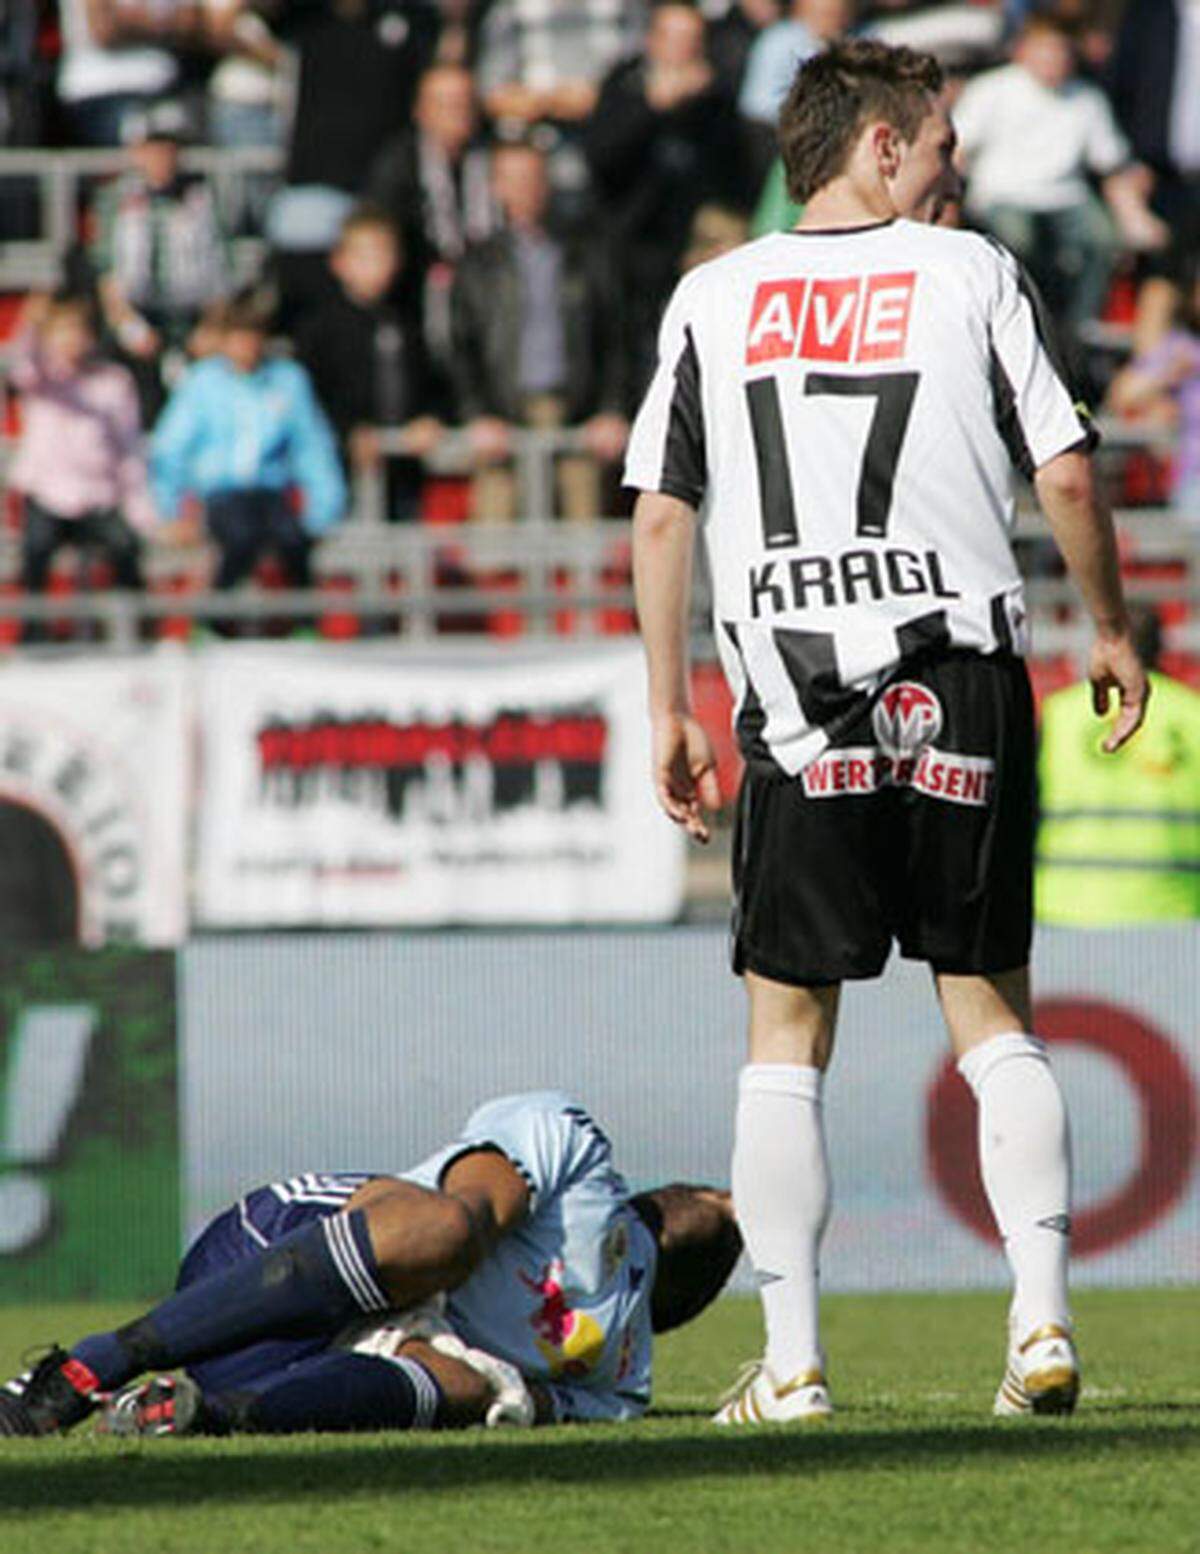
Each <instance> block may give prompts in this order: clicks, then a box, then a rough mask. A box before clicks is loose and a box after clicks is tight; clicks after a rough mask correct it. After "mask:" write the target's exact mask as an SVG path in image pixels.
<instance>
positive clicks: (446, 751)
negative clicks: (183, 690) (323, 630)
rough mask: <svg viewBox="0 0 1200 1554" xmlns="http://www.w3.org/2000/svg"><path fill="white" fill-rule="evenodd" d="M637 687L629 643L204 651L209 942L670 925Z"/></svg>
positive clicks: (674, 888) (676, 853)
mask: <svg viewBox="0 0 1200 1554" xmlns="http://www.w3.org/2000/svg"><path fill="white" fill-rule="evenodd" d="M644 678H645V677H644V671H643V668H642V664H641V659H640V656H639V650H638V647H637V645H636V644H629V643H619V644H614V645H612V646H611V647H609V646H601V647H595V648H589V649H587V650H586V651H579V652H575V651H570V650H556V651H555V652H554V653H553V654H552V655H547V653H546V652H545V650H542V651H541V652H536V653H535V652H529V653H511V652H506V653H504V654H503V656H499V655H497V653H496V651H495V649H491V650H490V651H487V652H484V653H480V652H479V651H478V650H477V651H475V652H474V653H464V654H462V655H455V656H454V657H453V658H450V659H447V656H446V653H445V652H444V651H442V652H441V653H439V655H438V657H437V658H436V660H433V659H431V660H429V661H423V660H422V659H421V658H420V657H414V656H413V655H412V654H405V655H404V656H399V655H394V656H391V657H388V656H386V655H384V654H382V653H380V654H371V653H366V654H356V653H348V652H346V651H345V650H340V651H338V652H336V653H330V652H328V651H327V650H322V649H320V648H313V649H312V650H311V651H308V650H306V649H303V648H301V649H300V650H299V651H296V650H294V649H290V648H284V649H280V648H274V649H271V648H263V649H261V650H256V649H252V648H249V647H247V646H246V645H241V646H239V648H237V649H231V650H228V651H221V650H220V649H217V650H214V651H212V652H210V653H209V654H207V655H206V657H205V660H204V664H203V666H202V669H201V681H200V720H201V729H202V739H203V750H204V784H203V791H202V795H201V801H200V802H201V808H200V817H199V843H198V857H197V920H198V922H199V923H200V925H202V926H207V927H250V926H255V925H262V926H300V925H318V924H320V925H352V924H362V925H370V926H379V925H382V924H399V923H406V924H431V923H468V922H469V923H486V922H526V923H537V922H541V923H546V922H589V921H593V922H594V921H610V922H611V921H655V920H662V919H669V918H671V917H673V916H674V915H676V913H677V912H678V910H679V908H680V905H681V903H682V899H683V885H684V877H683V876H684V846H683V840H682V837H681V835H679V834H678V833H677V832H676V831H675V829H674V828H673V827H672V826H671V825H670V824H669V823H668V822H667V821H666V820H665V819H663V817H662V816H661V815H660V814H659V812H658V810H657V807H656V805H655V803H654V800H653V796H652V794H651V791H650V784H649V781H648V775H647V774H648V769H649V742H648V731H647V718H646V710H645V692H644Z"/></svg>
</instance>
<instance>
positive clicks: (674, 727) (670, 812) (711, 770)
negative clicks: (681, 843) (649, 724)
mask: <svg viewBox="0 0 1200 1554" xmlns="http://www.w3.org/2000/svg"><path fill="white" fill-rule="evenodd" d="M651 743H652V757H651V758H652V762H653V772H654V791H655V793H656V794H657V796H658V802H659V803H660V804H661V805H662V808H663V811H664V812H665V814H666V815H667V816H668V818H669V819H671V820H673V821H674V822H675V824H676V825H677V826H682V827H683V828H684V830H685V831H686V832H687V834H688V835H689V836H691V837H694V838H695V839H696V841H698V842H707V841H708V839H709V834H710V833H709V829H708V825H707V823H706V821H705V819H704V810H705V809H710V810H711V809H719V808H720V807H721V786H720V783H719V782H718V781H717V758H716V756H715V755H714V753H713V747H712V744H711V742H710V740H709V737H708V735H707V734H706V733H705V731H704V728H703V726H702V725H701V724H700V723H699V722H697V720H696V719H695V718H693V717H691V716H690V715H689V714H687V713H668V714H666V715H664V716H662V717H658V718H655V720H654V725H653V733H652V740H651Z"/></svg>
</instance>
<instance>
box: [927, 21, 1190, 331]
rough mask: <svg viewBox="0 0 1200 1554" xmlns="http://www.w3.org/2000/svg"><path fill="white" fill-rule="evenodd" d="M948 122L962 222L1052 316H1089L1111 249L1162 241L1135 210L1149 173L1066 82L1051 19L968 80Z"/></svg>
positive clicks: (1093, 105)
mask: <svg viewBox="0 0 1200 1554" xmlns="http://www.w3.org/2000/svg"><path fill="white" fill-rule="evenodd" d="M954 126H955V129H956V131H957V133H958V140H959V146H960V154H961V158H962V162H963V164H964V168H965V171H966V174H967V211H968V214H969V215H970V216H972V217H973V218H974V220H975V221H976V222H978V223H979V224H980V225H981V226H983V227H984V228H986V229H987V230H988V231H989V232H992V233H994V234H995V235H996V236H997V237H998V238H1000V240H1001V241H1002V242H1003V243H1004V244H1005V245H1006V246H1007V247H1009V248H1011V249H1012V251H1013V252H1014V253H1015V254H1016V255H1017V257H1018V258H1019V259H1020V260H1021V261H1022V262H1023V263H1024V264H1025V265H1027V266H1028V268H1029V271H1030V273H1031V274H1032V276H1033V278H1034V280H1035V281H1036V282H1037V284H1038V286H1039V288H1040V289H1041V290H1042V292H1043V294H1044V295H1045V298H1046V301H1047V304H1048V306H1049V308H1050V311H1051V313H1052V314H1053V315H1054V316H1055V317H1057V318H1062V319H1065V320H1066V321H1067V322H1068V323H1070V324H1072V325H1078V324H1080V323H1082V322H1084V321H1085V320H1086V319H1089V318H1095V317H1097V316H1098V315H1099V313H1100V311H1101V308H1102V306H1103V303H1104V298H1105V294H1106V292H1107V288H1108V283H1109V279H1110V276H1111V273H1112V265H1113V260H1114V258H1115V255H1116V251H1117V249H1118V247H1119V246H1120V245H1123V246H1125V247H1127V248H1131V249H1135V250H1138V249H1148V248H1156V247H1160V246H1161V245H1162V244H1164V243H1165V242H1166V240H1167V237H1168V232H1167V229H1166V227H1165V226H1164V225H1163V223H1162V222H1160V221H1159V220H1158V218H1157V217H1156V216H1154V215H1153V214H1152V213H1151V212H1150V210H1149V208H1148V206H1147V204H1146V199H1147V196H1148V194H1149V189H1150V179H1149V175H1148V173H1147V172H1146V170H1145V169H1144V168H1142V167H1140V166H1138V165H1137V164H1136V163H1134V161H1133V157H1132V153H1131V151H1130V147H1129V142H1128V141H1127V140H1126V139H1125V136H1124V135H1123V134H1122V133H1121V130H1120V129H1119V128H1118V126H1117V122H1116V119H1115V117H1114V115H1113V111H1112V108H1111V107H1110V105H1109V102H1108V99H1107V98H1106V97H1105V95H1104V93H1103V92H1102V91H1101V90H1100V89H1099V88H1098V87H1096V86H1092V85H1091V84H1090V83H1089V82H1087V81H1084V80H1082V79H1081V78H1080V77H1079V76H1077V75H1076V73H1075V55H1074V49H1073V46H1072V43H1071V38H1070V35H1069V33H1068V31H1067V30H1066V28H1065V26H1064V24H1063V23H1062V22H1061V21H1060V20H1058V18H1056V17H1053V16H1045V15H1036V16H1032V17H1030V18H1029V19H1028V20H1027V21H1026V22H1025V24H1024V26H1023V27H1022V29H1021V31H1020V33H1019V34H1018V36H1017V40H1016V43H1015V46H1014V50H1013V59H1012V62H1011V63H1010V64H1007V65H1001V66H1000V67H999V68H998V69H996V70H989V71H985V72H984V74H983V75H980V76H977V77H976V78H975V79H974V80H973V81H971V82H969V83H968V85H967V87H966V88H965V90H964V91H963V93H962V96H961V97H960V98H959V100H958V103H957V104H956V106H955V109H954ZM1093 178H1095V179H1099V180H1100V187H1101V191H1102V193H1103V199H1102V200H1101V199H1099V198H1097V196H1096V194H1095V193H1094V192H1093V190H1092V185H1091V181H1090V180H1091V179H1093Z"/></svg>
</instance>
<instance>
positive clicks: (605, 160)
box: [584, 0, 754, 388]
mask: <svg viewBox="0 0 1200 1554" xmlns="http://www.w3.org/2000/svg"><path fill="white" fill-rule="evenodd" d="M740 137H741V123H740V120H739V118H738V114H737V105H736V103H735V101H734V99H733V96H732V94H731V93H730V91H729V89H728V87H727V85H726V84H725V83H724V82H722V81H721V80H720V78H719V77H718V76H717V74H716V72H715V71H714V70H713V67H712V65H711V64H710V63H709V61H708V59H707V57H706V55H705V21H704V17H703V16H702V15H701V13H700V12H699V11H698V10H697V9H696V8H695V7H694V6H692V5H686V4H681V3H679V0H664V3H662V4H659V5H656V6H655V8H654V11H653V14H652V16H651V19H650V30H649V32H648V33H647V35H646V52H645V54H644V55H639V56H637V57H636V58H634V59H630V60H626V61H624V63H622V64H620V65H618V66H617V68H616V69H615V70H614V71H613V72H612V73H611V74H610V75H609V76H608V78H607V80H606V81H605V83H604V85H603V87H602V88H601V92H600V101H599V103H598V104H597V106H596V110H595V112H594V113H593V115H592V117H591V119H590V120H589V121H588V124H587V128H586V132H585V140H584V144H585V148H586V151H587V156H588V160H589V162H590V164H591V168H592V177H593V180H594V183H595V186H596V189H597V191H598V192H599V194H600V196H601V199H602V201H603V202H604V205H605V207H606V210H607V214H608V216H609V230H610V231H611V232H612V234H613V237H614V240H615V246H616V252H617V253H618V254H620V256H621V263H620V278H621V284H622V292H623V294H624V295H625V296H626V297H627V298H628V299H629V313H628V323H629V337H630V349H631V351H632V353H633V354H634V359H635V364H634V374H635V378H636V380H637V386H638V387H639V388H640V387H641V386H642V385H643V383H644V382H646V381H648V380H649V377H650V374H651V372H652V371H653V368H654V343H655V339H656V337H657V329H658V319H659V315H660V314H661V312H662V309H663V307H664V305H665V303H666V300H667V297H668V296H669V295H670V293H671V288H672V287H673V286H674V284H675V282H676V281H677V280H678V278H679V268H680V260H681V259H682V256H683V252H684V249H685V248H686V247H687V243H688V236H689V233H690V231H691V226H692V220H693V218H694V216H695V214H696V212H697V210H699V209H700V207H701V206H702V205H712V204H715V205H724V206H731V207H732V208H733V209H735V210H743V209H747V208H748V205H749V201H750V199H751V197H752V196H753V193H754V190H753V189H752V188H751V187H749V186H748V183H747V179H746V177H745V169H744V159H743V157H742V156H741V154H740V153H741V149H742V147H741V141H740Z"/></svg>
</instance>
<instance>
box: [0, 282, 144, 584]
mask: <svg viewBox="0 0 1200 1554" xmlns="http://www.w3.org/2000/svg"><path fill="white" fill-rule="evenodd" d="M9 376H10V381H11V382H12V384H13V386H14V387H15V388H17V389H18V390H19V391H20V395H21V423H22V430H21V438H20V443H19V445H18V448H17V455H16V458H15V459H14V461H13V466H12V470H11V472H10V477H9V478H10V483H11V484H12V486H13V487H14V488H15V489H17V490H18V491H20V492H22V493H23V495H24V498H25V500H24V513H25V522H24V532H23V536H22V561H21V581H22V584H23V586H24V587H25V589H26V590H27V591H29V592H30V593H40V592H41V591H42V590H43V589H44V588H45V586H46V578H47V575H48V573H49V571H50V563H51V561H52V560H53V557H54V553H55V551H56V550H58V549H59V547H60V546H62V545H78V546H81V547H83V548H85V549H87V550H93V551H99V552H101V553H102V554H104V555H106V556H107V557H108V559H109V561H110V562H111V564H112V567H113V570H114V573H115V574H116V584H117V587H119V588H140V587H141V586H142V574H141V565H140V551H141V539H140V537H139V534H140V533H147V532H149V530H150V529H151V528H152V527H153V526H154V523H155V514H154V509H153V506H152V504H151V499H150V489H149V485H148V482H147V478H146V461H145V457H144V455H143V452H142V430H141V421H140V414H139V410H138V399H137V391H136V389H135V387H134V382H133V378H132V376H131V375H130V374H129V372H127V371H126V369H125V368H124V367H119V366H117V365H116V364H115V363H111V362H106V361H102V360H100V359H99V358H98V357H97V355H96V329H95V323H94V319H93V315H92V308H91V304H90V303H89V301H88V300H87V298H85V297H81V296H76V295H71V294H67V293H60V294H58V295H55V296H53V297H37V298H33V299H31V301H30V302H29V304H28V305H27V307H26V312H25V317H24V320H23V323H22V328H21V331H20V334H19V336H18V340H17V344H16V348H15V351H14V355H13V360H12V364H11V367H10V373H9Z"/></svg>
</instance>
